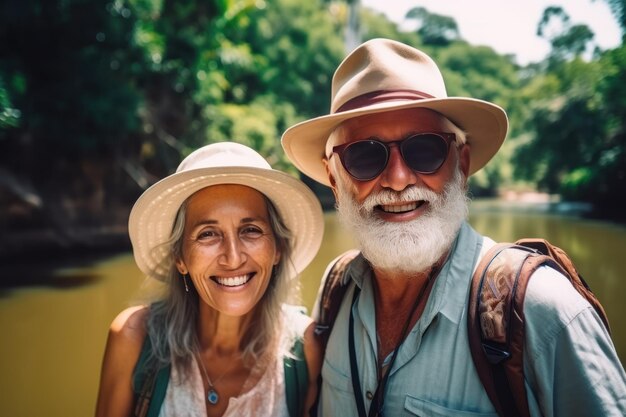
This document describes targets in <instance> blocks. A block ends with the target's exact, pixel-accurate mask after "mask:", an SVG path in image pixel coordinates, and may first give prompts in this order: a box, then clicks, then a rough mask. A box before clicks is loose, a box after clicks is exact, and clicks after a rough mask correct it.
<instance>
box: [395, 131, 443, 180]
mask: <svg viewBox="0 0 626 417" xmlns="http://www.w3.org/2000/svg"><path fill="white" fill-rule="evenodd" d="M401 151H402V156H403V157H404V160H405V162H406V164H407V165H408V166H409V167H410V168H411V169H413V170H415V171H418V172H421V173H423V174H429V173H433V172H435V171H437V170H438V169H439V168H440V167H441V165H443V163H444V161H445V160H446V157H447V156H448V143H447V142H446V140H445V139H444V138H442V137H441V136H439V135H434V134H423V135H416V136H413V137H410V138H407V139H406V140H405V141H404V142H402V145H401Z"/></svg>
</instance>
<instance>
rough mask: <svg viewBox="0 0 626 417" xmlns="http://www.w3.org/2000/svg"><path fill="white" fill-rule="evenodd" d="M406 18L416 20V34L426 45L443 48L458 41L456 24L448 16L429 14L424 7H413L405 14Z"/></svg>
mask: <svg viewBox="0 0 626 417" xmlns="http://www.w3.org/2000/svg"><path fill="white" fill-rule="evenodd" d="M406 18H407V19H415V20H417V22H418V29H417V34H418V35H420V36H421V38H422V42H424V44H426V45H437V46H445V45H448V44H450V43H451V42H453V41H455V40H457V39H459V28H458V26H457V23H456V21H455V20H454V19H453V18H451V17H449V16H443V15H439V14H436V13H430V12H429V11H428V10H426V9H425V8H424V7H414V8H413V9H411V10H409V11H408V12H407V14H406Z"/></svg>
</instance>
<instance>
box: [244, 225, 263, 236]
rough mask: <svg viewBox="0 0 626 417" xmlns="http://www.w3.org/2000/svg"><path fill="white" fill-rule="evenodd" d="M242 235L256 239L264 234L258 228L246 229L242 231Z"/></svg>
mask: <svg viewBox="0 0 626 417" xmlns="http://www.w3.org/2000/svg"><path fill="white" fill-rule="evenodd" d="M241 233H242V234H243V235H245V236H252V237H256V236H261V235H262V234H263V231H262V230H261V229H259V228H258V227H251V226H250V227H245V228H243V229H242V230H241Z"/></svg>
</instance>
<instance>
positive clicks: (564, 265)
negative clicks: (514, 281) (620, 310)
mask: <svg viewBox="0 0 626 417" xmlns="http://www.w3.org/2000/svg"><path fill="white" fill-rule="evenodd" d="M515 243H516V244H518V245H521V246H526V247H529V248H533V249H535V250H537V251H539V252H541V253H542V254H544V255H548V256H549V257H551V258H552V259H553V261H551V262H550V266H552V267H553V268H555V269H556V270H558V271H560V272H561V273H562V274H563V275H565V276H566V277H567V278H568V279H569V280H570V282H571V283H572V285H573V286H574V288H575V289H576V291H578V292H579V293H580V295H582V296H583V297H585V299H587V301H588V302H589V304H591V306H592V307H593V308H594V309H595V310H596V312H597V313H598V315H599V316H600V319H602V322H603V323H604V326H605V327H606V329H607V331H608V332H609V334H610V333H611V326H610V325H609V318H608V316H607V314H606V312H605V311H604V307H602V304H600V300H598V298H597V297H596V295H595V294H594V293H593V292H592V291H591V288H590V287H589V285H588V284H587V282H586V281H585V279H584V278H583V276H582V275H580V273H579V272H578V270H577V269H576V267H575V266H574V262H573V261H572V260H571V259H570V257H569V256H568V255H567V253H566V252H565V251H564V250H563V249H561V248H559V247H557V246H554V245H553V244H551V243H550V242H548V241H547V240H545V239H538V238H526V239H520V240H518V241H517V242H515Z"/></svg>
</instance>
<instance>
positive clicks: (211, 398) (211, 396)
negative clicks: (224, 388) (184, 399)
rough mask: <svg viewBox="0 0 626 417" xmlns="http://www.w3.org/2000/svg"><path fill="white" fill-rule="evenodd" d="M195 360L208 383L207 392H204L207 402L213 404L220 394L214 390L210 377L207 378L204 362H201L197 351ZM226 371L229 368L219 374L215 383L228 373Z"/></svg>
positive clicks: (216, 401)
mask: <svg viewBox="0 0 626 417" xmlns="http://www.w3.org/2000/svg"><path fill="white" fill-rule="evenodd" d="M196 362H198V364H199V365H200V369H202V373H203V374H204V377H205V378H206V380H207V383H208V385H209V389H208V390H207V394H206V399H207V401H208V402H209V404H212V405H215V404H217V403H218V401H219V400H220V395H219V394H218V393H217V391H216V390H215V385H214V384H213V383H212V382H211V379H210V378H209V374H208V372H207V371H206V368H205V367H204V362H202V358H201V357H200V354H199V353H198V354H197V355H196ZM228 371H230V369H227V370H226V372H224V373H223V374H222V375H220V377H219V378H217V379H216V380H215V384H217V383H218V382H219V381H220V380H221V379H222V378H223V377H224V376H225V375H226V374H227V373H228Z"/></svg>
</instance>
